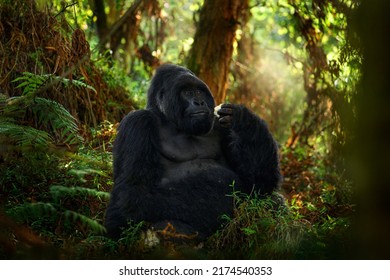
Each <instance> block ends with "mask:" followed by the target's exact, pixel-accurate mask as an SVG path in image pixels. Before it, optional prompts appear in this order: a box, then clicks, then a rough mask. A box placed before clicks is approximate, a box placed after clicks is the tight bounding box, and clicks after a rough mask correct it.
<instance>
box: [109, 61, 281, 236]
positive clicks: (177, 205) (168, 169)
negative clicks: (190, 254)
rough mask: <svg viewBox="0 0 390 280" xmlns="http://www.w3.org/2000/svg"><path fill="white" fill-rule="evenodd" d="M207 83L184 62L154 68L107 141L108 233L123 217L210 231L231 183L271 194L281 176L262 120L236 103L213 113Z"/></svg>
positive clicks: (224, 210) (228, 200)
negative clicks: (110, 151)
mask: <svg viewBox="0 0 390 280" xmlns="http://www.w3.org/2000/svg"><path fill="white" fill-rule="evenodd" d="M214 107H215V104H214V99H213V96H212V95H211V92H210V90H209V88H208V87H207V85H206V84H205V83H204V82H203V81H201V80H200V79H198V78H197V77H196V76H195V75H194V74H193V73H192V72H191V71H189V70H188V69H186V68H183V67H180V66H176V65H170V64H166V65H163V66H161V67H160V68H158V70H157V72H156V74H155V76H154V77H153V79H152V81H151V85H150V88H149V90H148V103H147V107H146V109H145V110H138V111H134V112H132V113H130V114H128V115H127V116H126V117H125V118H124V119H123V120H122V122H121V123H120V126H119V128H118V135H117V138H116V140H115V143H114V189H113V191H112V194H111V200H110V203H109V206H108V209H107V212H106V223H105V225H106V228H107V232H108V235H109V236H110V237H112V238H118V237H119V236H120V233H121V228H123V227H126V226H127V224H128V221H130V220H132V221H134V222H140V221H146V222H149V223H150V224H151V225H153V226H154V227H155V228H160V229H161V228H164V227H165V225H167V223H168V222H169V223H171V224H172V225H173V226H174V227H175V228H176V230H177V231H178V232H182V233H186V234H190V233H198V236H199V237H200V238H204V237H207V236H209V235H210V234H212V233H213V232H214V231H216V229H218V227H219V226H220V224H221V220H220V217H221V215H223V214H227V215H231V214H232V212H233V206H234V205H233V199H232V196H231V195H230V194H231V193H232V191H233V186H234V190H236V191H241V192H244V193H248V194H250V193H252V192H257V193H259V194H260V195H267V194H271V193H272V192H273V191H275V190H277V189H278V186H279V182H280V180H281V175H280V169H279V160H278V148H277V144H276V143H275V141H274V139H273V137H272V135H271V134H270V132H269V130H268V127H267V125H266V123H265V122H264V121H263V120H262V119H260V118H259V117H257V116H256V115H254V114H253V113H252V112H250V111H249V110H248V109H247V108H245V107H244V106H241V105H233V104H224V105H222V107H221V108H220V109H219V111H218V114H217V115H215V114H214Z"/></svg>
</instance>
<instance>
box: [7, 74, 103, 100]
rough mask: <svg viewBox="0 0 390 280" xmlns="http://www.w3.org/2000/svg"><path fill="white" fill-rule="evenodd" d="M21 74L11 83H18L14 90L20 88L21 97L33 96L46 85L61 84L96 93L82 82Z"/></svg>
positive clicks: (56, 77) (58, 77) (47, 75)
mask: <svg viewBox="0 0 390 280" xmlns="http://www.w3.org/2000/svg"><path fill="white" fill-rule="evenodd" d="M22 74H23V75H22V76H20V77H18V78H16V79H14V80H13V81H12V82H14V83H19V84H18V85H17V86H16V88H22V89H23V91H22V94H23V95H28V96H34V95H35V94H36V93H37V91H38V89H40V88H41V87H43V86H44V85H46V84H48V83H62V84H64V85H65V86H68V85H69V84H72V85H74V86H76V87H79V88H87V89H90V90H92V91H94V92H96V89H95V88H94V87H92V86H90V85H88V84H86V83H85V82H83V81H82V80H74V79H72V80H71V79H67V78H64V77H60V76H56V75H54V74H43V75H38V74H34V73H30V72H23V73H22Z"/></svg>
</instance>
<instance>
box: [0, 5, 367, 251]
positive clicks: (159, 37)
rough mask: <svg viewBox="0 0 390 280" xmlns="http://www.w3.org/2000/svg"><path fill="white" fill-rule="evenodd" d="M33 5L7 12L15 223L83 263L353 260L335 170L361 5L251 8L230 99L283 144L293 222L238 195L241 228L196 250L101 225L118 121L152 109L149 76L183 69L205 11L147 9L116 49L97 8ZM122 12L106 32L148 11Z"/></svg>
mask: <svg viewBox="0 0 390 280" xmlns="http://www.w3.org/2000/svg"><path fill="white" fill-rule="evenodd" d="M33 2H34V1H30V0H28V1H20V0H16V1H14V2H12V3H11V1H3V2H2V3H1V4H0V19H1V22H0V33H1V34H2V36H1V38H0V49H2V50H4V51H3V53H4V60H2V64H1V67H0V76H1V78H0V85H1V90H2V92H1V93H0V164H1V168H0V188H1V189H0V191H1V192H2V195H1V196H0V203H1V208H2V209H4V210H5V211H6V212H7V214H8V215H10V216H12V217H14V218H15V219H18V220H19V221H21V222H22V223H23V224H24V225H27V226H28V227H29V228H31V229H33V230H34V231H35V232H36V233H37V234H38V235H39V236H40V237H41V238H43V239H44V240H45V241H46V242H47V243H49V244H53V245H54V246H55V247H58V248H59V249H60V250H61V251H62V250H64V251H66V252H67V254H64V255H66V256H67V257H69V258H75V259H79V258H90V259H93V258H145V257H147V258H186V257H188V258H274V259H275V258H282V259H286V258H287V259H288V258H299V259H305V258H306V259H307V258H310V259H322V258H324V259H329V258H348V257H350V255H349V253H350V252H351V250H350V249H351V248H350V238H351V237H350V235H351V230H350V229H351V224H352V217H353V214H354V211H355V205H354V200H353V191H354V190H353V189H354V185H353V183H352V182H351V180H350V179H348V177H347V176H345V174H346V171H345V170H346V168H345V166H344V165H341V166H340V165H336V162H338V161H340V160H342V159H343V158H344V156H343V154H342V153H341V151H342V148H343V147H345V145H346V144H347V143H348V142H349V141H351V140H352V139H353V137H354V131H353V130H352V129H351V128H352V127H354V122H355V117H356V114H357V112H356V108H355V106H356V88H357V85H358V82H359V80H360V78H361V69H360V68H361V64H362V55H361V50H360V49H359V45H358V44H357V43H358V42H356V41H358V38H357V37H356V35H355V34H354V32H353V31H352V30H351V28H350V24H351V21H352V20H353V15H354V13H355V10H356V7H357V6H358V5H359V4H358V3H359V1H355V0H352V1H350V0H337V1H333V0H332V1H317V0H309V1H290V0H277V1H276V0H275V1H250V2H251V5H250V6H251V9H250V11H248V14H249V12H250V16H249V15H248V21H247V22H241V23H240V30H238V31H237V37H236V40H237V41H236V43H235V45H234V47H235V56H234V59H233V61H232V64H231V66H230V68H231V75H230V80H229V85H228V86H229V87H228V100H229V101H230V102H239V103H245V104H246V105H247V106H248V107H249V108H251V109H252V110H254V111H256V112H257V113H258V114H259V115H260V116H261V117H262V118H264V119H265V120H267V122H268V123H269V125H270V127H271V129H272V130H273V132H274V133H275V135H276V137H277V139H278V140H279V142H280V145H281V155H282V157H281V158H282V167H283V174H284V178H285V180H284V183H283V186H282V189H283V191H284V194H285V197H286V203H287V208H288V211H281V210H276V209H273V206H272V202H271V201H269V200H262V199H259V198H258V197H256V196H252V197H245V196H242V195H241V194H239V193H235V194H234V196H235V199H236V201H237V202H240V203H238V204H237V208H236V210H235V215H234V217H231V218H227V217H225V220H226V224H225V226H224V227H223V228H221V229H220V231H219V232H218V233H216V234H215V235H214V236H213V237H212V238H210V240H208V241H206V242H205V244H204V247H202V246H198V247H190V248H189V247H188V246H187V247H186V246H171V247H170V246H168V248H163V247H162V246H161V244H160V245H159V246H157V247H155V248H150V247H149V246H147V245H146V244H145V238H146V237H145V236H146V235H147V233H145V228H146V226H147V225H145V224H138V225H134V224H130V225H129V227H128V229H127V230H126V231H125V234H124V235H123V237H122V238H121V239H120V240H119V241H117V242H115V241H112V240H109V239H107V238H105V237H104V228H103V226H102V221H103V219H104V211H105V208H106V202H107V200H108V198H109V191H110V190H111V188H112V185H113V182H112V154H111V150H112V143H113V140H114V138H115V130H116V126H117V121H118V120H119V119H120V118H121V117H123V115H124V114H126V113H127V112H128V111H129V110H131V109H132V108H134V107H136V108H138V107H142V106H144V105H145V98H146V97H145V92H146V89H147V86H148V80H149V78H150V75H151V73H152V70H153V67H155V66H156V65H157V64H158V63H161V62H166V61H170V62H173V63H181V64H182V63H183V62H184V61H185V60H186V57H187V55H188V51H189V50H190V48H191V44H192V42H193V35H194V34H195V26H196V25H195V24H194V22H195V23H196V22H197V21H198V20H199V16H198V12H199V9H200V7H201V5H202V2H203V1H197V0H194V1H182V0H180V1H165V2H164V4H163V5H162V4H161V2H159V1H141V2H144V3H145V4H144V6H139V13H137V14H134V15H136V16H134V17H133V18H132V19H133V20H134V21H126V24H127V27H129V28H127V29H126V28H118V29H117V30H119V31H120V32H119V31H118V32H117V33H112V34H115V36H112V38H111V41H112V42H110V44H111V43H112V45H116V46H117V48H116V49H115V50H114V51H111V50H106V49H105V46H106V45H107V44H104V45H102V44H101V42H102V41H101V38H100V37H99V36H98V34H96V32H95V31H96V30H97V27H96V24H97V23H96V15H95V14H94V7H93V6H91V3H92V2H93V1H89V2H88V1H76V2H75V3H73V4H74V5H73V4H72V5H71V6H67V4H66V3H65V2H64V1H57V0H55V1H52V3H51V4H52V5H51V6H50V7H45V8H44V7H43V6H45V5H43V4H42V3H43V2H44V1H40V3H41V4H42V5H41V6H40V7H39V9H37V8H36V7H35V5H33V4H31V3H33ZM109 2H110V3H111V2H113V1H104V3H105V4H107V3H109ZM114 2H115V5H107V6H106V9H105V13H106V15H107V18H108V27H113V26H115V23H118V22H119V23H120V19H121V15H123V14H125V13H126V11H128V9H129V8H131V6H132V5H133V3H135V2H137V3H138V2H140V1H133V2H131V3H130V2H126V1H114ZM37 18H39V19H41V18H42V20H36V19H37ZM131 23H133V25H134V26H133V27H134V28H130V27H131V26H130V25H131ZM178 26H179V27H180V28H177V27H178ZM32 30H36V31H37V32H32ZM124 30H133V31H134V30H136V31H134V32H132V33H131V32H130V33H128V34H127V33H126V32H124ZM122 31H123V32H122ZM84 32H85V33H84ZM85 36H87V39H86V38H85ZM70 37H72V38H71V39H70ZM43 46H44V47H43ZM89 46H92V48H91V49H90V47H89ZM11 57H12V59H10V58H11ZM37 73H40V74H37ZM46 73H52V74H46ZM129 97H130V98H132V99H133V100H135V101H136V102H137V104H133V103H132V102H131V101H129ZM133 105H134V106H133ZM91 126H92V127H91ZM81 135H82V136H83V138H82V137H81ZM0 210H1V209H0ZM1 211H2V210H1ZM0 214H1V213H0ZM0 218H1V217H0ZM0 222H1V219H0ZM0 226H1V225H0ZM1 238H2V236H1V235H0V239H1ZM8 239H9V238H8ZM8 239H7V240H5V241H4V240H2V239H1V240H0V241H1V242H3V241H4V242H9V241H8ZM199 247H202V248H199Z"/></svg>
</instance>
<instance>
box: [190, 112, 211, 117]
mask: <svg viewBox="0 0 390 280" xmlns="http://www.w3.org/2000/svg"><path fill="white" fill-rule="evenodd" d="M207 114H208V112H206V111H198V112H193V113H191V114H190V116H191V117H201V116H205V115H207Z"/></svg>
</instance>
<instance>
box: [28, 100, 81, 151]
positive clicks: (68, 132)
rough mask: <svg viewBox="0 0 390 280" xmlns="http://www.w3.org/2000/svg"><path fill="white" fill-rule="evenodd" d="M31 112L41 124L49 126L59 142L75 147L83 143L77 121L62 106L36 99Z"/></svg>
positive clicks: (54, 102)
mask: <svg viewBox="0 0 390 280" xmlns="http://www.w3.org/2000/svg"><path fill="white" fill-rule="evenodd" d="M31 110H32V112H33V114H34V115H35V116H36V118H37V120H38V121H39V123H41V124H46V125H47V126H49V129H50V130H51V131H52V132H53V134H55V136H56V138H57V139H58V140H57V141H58V142H60V143H65V144H70V145H73V144H76V143H79V142H80V141H81V137H80V136H79V135H78V126H77V124H76V122H77V121H76V119H75V118H74V117H73V116H72V115H71V114H70V113H69V112H68V111H67V110H66V109H65V108H64V106H62V105H61V104H59V103H57V102H56V101H53V100H49V99H46V98H41V97H36V98H35V99H34V103H33V104H32V105H31Z"/></svg>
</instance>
